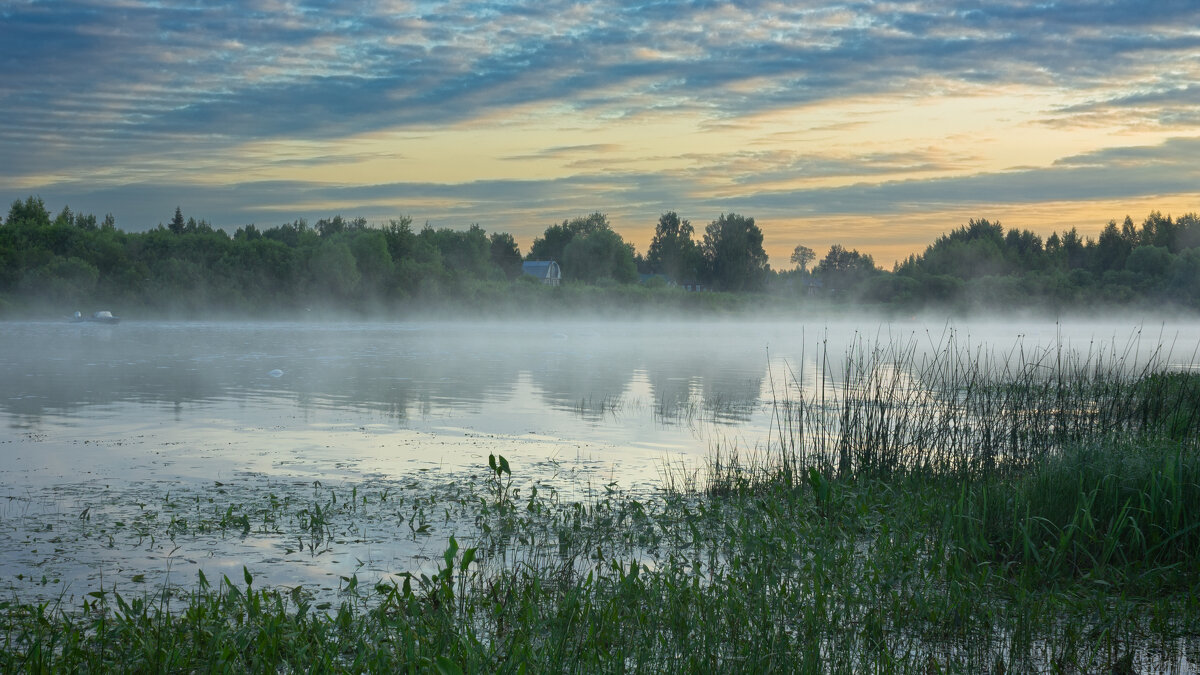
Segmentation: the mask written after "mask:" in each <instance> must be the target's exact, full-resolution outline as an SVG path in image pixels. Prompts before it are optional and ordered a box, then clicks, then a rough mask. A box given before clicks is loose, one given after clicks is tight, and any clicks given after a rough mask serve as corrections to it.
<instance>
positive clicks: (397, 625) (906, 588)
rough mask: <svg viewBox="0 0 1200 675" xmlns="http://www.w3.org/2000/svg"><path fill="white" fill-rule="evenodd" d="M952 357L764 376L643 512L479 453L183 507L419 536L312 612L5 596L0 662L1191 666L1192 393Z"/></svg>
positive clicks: (1051, 366) (1008, 668) (170, 600)
mask: <svg viewBox="0 0 1200 675" xmlns="http://www.w3.org/2000/svg"><path fill="white" fill-rule="evenodd" d="M962 353H963V352H956V351H955V348H953V347H952V346H950V347H947V349H945V350H943V351H942V353H941V354H942V355H941V356H938V357H935V358H933V359H931V360H929V361H926V362H924V363H918V362H916V361H915V357H914V355H915V350H912V349H907V348H904V347H900V348H895V349H891V350H890V351H888V350H866V349H859V350H857V351H854V352H852V353H851V355H850V356H849V357H848V359H847V361H846V365H847V368H846V369H845V373H846V374H845V375H843V376H842V379H840V380H839V381H838V382H837V383H834V381H833V376H832V372H833V368H832V367H828V364H825V365H823V366H822V368H821V373H822V374H820V375H813V374H804V373H798V374H794V375H793V376H792V378H791V379H790V380H789V381H788V382H787V383H786V385H784V386H781V390H784V391H787V392H789V393H788V398H787V400H777V401H776V412H777V418H776V419H777V422H778V426H777V430H776V432H775V433H774V434H773V440H772V442H771V443H770V444H767V445H764V446H763V447H762V448H759V449H755V450H752V451H739V449H738V448H736V447H728V446H727V447H721V448H716V449H714V453H713V455H712V459H711V460H710V463H709V465H708V467H707V468H706V470H705V471H704V472H702V474H701V475H700V476H698V477H697V476H693V475H692V474H687V473H683V474H680V475H676V476H675V480H674V482H671V481H668V482H667V489H664V490H663V491H662V492H660V493H658V494H654V495H651V496H644V495H643V496H638V495H632V494H626V493H623V492H621V491H620V490H619V489H618V488H617V487H616V486H615V485H608V486H603V487H602V488H600V489H597V490H595V491H594V492H591V493H590V496H588V497H585V498H583V499H567V498H564V497H562V495H561V494H560V493H559V492H557V491H555V490H554V489H553V488H552V487H551V486H548V485H546V484H544V483H532V482H530V481H528V480H522V478H521V476H520V470H519V467H513V466H510V465H509V463H508V461H507V460H505V459H504V458H503V457H493V458H492V459H491V461H490V462H489V466H488V467H487V468H486V470H484V471H481V474H480V475H479V476H477V477H476V478H475V480H473V481H468V482H466V483H462V484H459V485H458V486H457V487H456V488H455V489H453V490H447V491H444V492H442V493H440V494H437V493H434V494H429V495H426V496H425V497H420V496H414V495H413V494H412V493H411V492H408V493H405V494H401V491H397V493H395V494H390V495H388V494H387V493H381V492H380V491H379V490H378V489H376V488H371V489H370V490H368V489H367V488H366V486H363V488H362V489H361V490H360V489H359V488H357V487H355V488H352V489H351V490H352V491H351V493H350V499H349V500H347V499H346V498H345V497H344V496H343V497H342V498H341V500H340V501H338V500H337V498H336V496H332V497H328V498H327V497H326V496H325V494H326V493H324V492H319V491H318V492H314V495H315V496H316V495H320V496H321V497H320V499H313V500H306V501H303V502H302V503H296V504H293V505H291V506H290V507H288V506H287V505H284V506H283V507H281V509H280V510H279V511H278V512H274V513H273V514H272V515H270V516H269V518H268V516H267V515H266V514H264V513H263V510H262V509H257V510H256V509H253V508H246V509H242V510H239V509H229V508H227V509H225V510H221V509H220V508H219V506H217V505H213V506H209V507H206V508H205V510H203V514H208V515H204V517H203V518H201V517H199V516H197V517H196V518H195V519H194V522H193V524H192V525H191V527H193V528H195V527H197V526H200V524H203V525H204V526H206V527H216V528H227V529H230V530H232V531H243V532H244V531H247V530H248V531H249V532H250V533H251V534H253V533H254V532H255V531H256V530H258V529H263V528H264V527H265V523H267V522H271V523H277V524H278V527H280V528H282V529H283V530H284V532H285V534H284V536H285V538H286V537H289V536H293V535H291V534H287V533H289V532H299V533H300V534H301V535H302V537H303V539H302V541H301V543H302V544H304V543H307V544H309V545H310V546H309V548H310V549H313V550H311V551H310V554H315V553H316V549H319V548H320V547H321V545H322V543H323V542H326V541H329V540H331V539H337V538H338V537H339V536H342V535H341V533H344V532H347V531H349V530H353V529H354V528H353V527H348V526H347V525H346V523H347V521H349V522H351V523H353V522H358V521H361V520H368V521H371V522H375V521H372V520H371V519H372V516H371V515H370V513H371V509H373V508H374V509H377V510H380V512H387V513H390V512H391V511H395V514H396V515H399V514H401V513H404V514H405V515H406V517H405V518H404V519H403V520H400V519H396V522H397V525H396V527H397V530H398V531H402V534H403V535H404V536H409V537H413V538H416V537H421V536H428V537H433V536H439V537H443V539H440V540H439V541H444V542H445V548H444V549H443V552H442V555H441V556H440V559H437V560H435V561H434V562H433V564H432V565H430V566H429V567H428V568H427V569H425V570H424V571H417V570H414V571H411V572H400V573H397V574H391V575H385V576H381V577H380V578H378V579H376V580H373V581H365V582H364V583H361V584H360V583H359V577H358V575H356V574H355V575H349V576H347V577H344V578H343V583H342V585H341V594H340V596H339V599H338V602H337V603H336V605H335V604H331V603H328V602H319V601H318V600H317V599H315V598H314V597H313V596H312V595H311V593H310V592H309V591H307V590H304V589H300V588H295V589H290V590H289V589H286V588H259V587H257V586H255V578H254V576H253V575H252V573H251V571H250V570H248V569H243V575H242V578H241V579H240V580H238V581H236V582H235V581H233V580H230V579H228V578H227V577H222V578H221V579H220V580H219V582H217V583H210V582H209V581H208V579H207V578H205V577H204V576H203V574H202V573H201V574H200V575H199V580H198V581H197V582H196V583H195V584H194V585H193V586H191V587H190V588H189V589H188V590H187V591H186V592H184V593H183V594H182V596H181V595H180V594H179V593H178V592H174V593H173V592H169V591H170V589H162V590H160V591H158V592H145V593H141V594H138V596H137V597H127V596H128V594H127V595H126V596H122V595H118V594H116V593H115V592H113V591H111V590H106V589H97V590H96V591H93V592H92V593H90V594H88V595H87V596H86V597H85V599H84V600H83V602H82V604H81V605H72V606H66V604H65V603H63V602H57V603H56V602H41V603H29V602H22V601H20V600H17V599H14V600H11V601H8V602H3V603H0V669H2V670H4V671H5V672H10V671H12V672H51V671H68V670H69V671H76V670H86V671H94V672H103V671H117V670H119V671H127V670H136V671H200V670H204V671H220V672H226V671H236V672H247V671H255V672H258V671H264V670H273V671H277V672H290V671H301V670H302V671H306V672H375V671H408V672H441V673H456V672H544V671H554V672H589V673H590V672H627V671H636V672H705V673H709V672H788V673H791V672H844V673H858V672H920V673H937V672H972V673H974V672H980V673H984V672H987V673H1013V672H1056V673H1057V672H1062V673H1067V672H1086V673H1092V672H1113V673H1132V672H1180V673H1184V672H1195V671H1196V670H1197V669H1198V668H1200V600H1198V598H1200V566H1198V565H1197V564H1196V562H1195V561H1196V560H1197V559H1200V453H1198V451H1197V433H1196V429H1197V422H1198V420H1197V415H1196V412H1195V410H1196V407H1197V403H1196V402H1197V400H1198V398H1200V397H1198V396H1197V394H1196V392H1197V391H1200V389H1198V388H1197V387H1198V385H1200V376H1196V375H1194V374H1193V375H1180V374H1176V373H1169V372H1166V371H1164V370H1160V369H1150V370H1145V369H1141V370H1134V369H1132V368H1126V366H1125V364H1123V363H1121V362H1120V360H1119V359H1118V360H1117V361H1116V362H1115V363H1117V365H1119V366H1120V367H1116V366H1113V367H1109V366H1107V365H1106V366H1105V367H1104V368H1103V369H1097V367H1096V366H1097V363H1098V362H1099V359H1092V358H1091V357H1086V358H1085V359H1084V360H1071V359H1069V358H1068V359H1063V358H1062V355H1059V354H1055V355H1053V357H1047V356H1046V355H1037V357H1036V358H1035V359H1033V360H1032V361H1031V362H1026V363H1024V364H1021V363H1017V364H1016V365H1007V364H1004V365H1001V364H1000V363H998V362H989V361H987V359H986V358H985V357H983V356H980V354H979V353H974V354H973V356H972V359H973V360H971V359H967V360H964V359H961V358H959V357H960V355H962ZM1048 359H1049V362H1048ZM1104 363H1106V364H1113V363H1114V361H1111V360H1105V361H1104ZM931 383H932V384H931ZM822 415H824V416H822ZM514 474H515V475H514ZM669 477H670V476H669ZM672 486H673V487H672ZM335 494H336V493H335ZM367 495H369V498H368V497H367ZM272 498H273V497H272ZM273 499H274V498H273ZM404 500H407V501H404ZM401 504H405V506H403V508H401V506H400V505H401ZM389 509H390V510H391V511H388V510H389ZM439 512H441V513H444V514H445V515H444V517H442V518H438V517H435V516H436V515H437V514H438V513H439ZM156 522H160V521H156ZM160 524H163V523H161V522H160ZM151 526H152V524H147V525H146V527H151ZM247 526H248V527H247ZM273 527H274V526H273ZM289 528H290V529H289ZM418 529H419V530H420V531H421V532H420V533H418ZM447 535H449V536H447ZM455 535H457V537H456V536H455ZM468 535H469V536H468ZM176 536H178V534H177V535H176ZM460 540H461V543H460Z"/></svg>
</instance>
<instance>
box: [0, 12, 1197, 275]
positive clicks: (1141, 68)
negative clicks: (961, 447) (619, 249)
mask: <svg viewBox="0 0 1200 675" xmlns="http://www.w3.org/2000/svg"><path fill="white" fill-rule="evenodd" d="M1197 158H1200V2H1196V1H1195V0H977V1H950V0H912V1H908V2H888V1H886V0H878V1H876V0H861V1H855V2H808V1H804V0H798V1H790V2H770V1H757V0H749V1H746V2H731V3H725V2H690V3H677V2H667V1H651V0H633V1H628V2H622V1H619V0H597V1H595V2H562V1H559V0H517V1H512V2H505V1H500V0H450V1H447V2H424V1H405V0H379V1H376V2H369V1H368V2H334V1H332V0H330V1H328V2H321V1H319V0H313V1H293V0H261V1H252V2H183V1H182V0H154V1H143V0H109V1H107V2H90V1H88V0H76V1H72V0H63V1H58V0H52V1H47V2H41V1H26V0H0V198H3V199H5V201H6V203H11V201H12V200H14V199H18V198H24V197H25V196H27V195H30V194H36V195H40V196H41V197H42V198H43V199H44V200H45V201H46V203H47V206H49V207H50V208H51V209H52V210H54V211H57V210H58V209H60V208H62V206H63V205H64V204H68V205H70V206H71V208H72V209H74V210H76V211H83V212H91V213H95V214H97V215H98V216H102V215H103V214H105V213H112V214H113V215H114V216H115V217H116V219H117V224H118V227H121V228H122V229H126V230H143V229H146V228H147V227H153V226H155V225H157V224H158V223H159V222H166V221H167V220H169V219H170V217H171V215H172V214H173V213H174V209H175V206H176V205H178V206H180V207H182V209H183V212H184V214H185V216H194V217H196V218H198V219H199V218H203V219H207V220H209V221H210V222H212V223H213V224H214V225H218V226H222V227H225V228H227V229H229V230H231V231H232V229H235V228H236V227H238V226H240V225H244V224H247V223H255V224H257V225H258V226H259V227H260V228H265V227H271V226H274V225H278V224H281V223H284V222H288V221H291V220H294V219H296V218H301V217H304V218H308V219H309V221H310V222H311V221H313V220H315V219H317V218H320V217H325V216H331V215H334V214H338V213H340V214H343V215H345V216H348V217H354V216H363V217H365V218H367V219H368V220H369V221H372V222H384V221H386V220H387V219H389V218H394V217H397V216H400V215H409V216H411V217H412V218H413V220H414V221H415V222H416V223H417V224H418V225H421V224H423V223H425V222H429V223H431V224H432V225H434V226H437V227H453V228H464V227H466V226H467V225H469V224H471V223H479V224H480V225H482V226H483V227H484V228H485V229H487V230H488V231H497V230H500V231H509V232H512V233H513V234H514V235H516V237H517V240H518V242H519V243H520V244H521V246H522V250H525V249H527V248H528V245H529V243H530V242H531V241H532V240H533V238H534V237H535V236H536V235H538V234H540V233H541V232H542V230H544V229H545V228H546V226H548V225H550V224H553V223H555V222H559V221H561V220H563V219H565V218H571V217H574V216H578V215H584V214H587V213H590V212H593V211H603V212H605V213H607V214H608V215H609V218H610V220H611V222H612V223H613V224H614V227H615V229H617V231H618V232H621V233H622V234H623V235H624V236H625V237H626V239H627V240H629V241H632V242H633V243H634V244H635V245H636V246H637V248H638V250H641V251H644V250H645V248H646V246H647V244H648V243H649V240H650V237H651V235H652V234H653V227H654V223H655V222H656V221H657V219H658V216H659V214H661V213H662V212H664V211H668V210H674V211H677V212H678V213H679V214H680V215H681V216H682V217H684V218H688V219H690V220H691V221H692V223H693V224H694V225H695V226H696V228H697V230H703V227H704V225H705V224H707V223H708V222H710V221H712V220H713V219H715V218H716V217H717V216H719V215H720V214H721V213H725V212H731V211H732V212H737V213H741V214H743V215H748V216H752V217H754V218H755V219H756V221H757V222H758V224H759V225H760V226H761V227H762V229H763V231H764V232H765V234H766V246H767V249H768V253H770V254H771V256H772V262H773V263H774V264H775V266H777V267H780V266H788V263H787V255H788V253H789V252H790V251H791V249H792V247H794V246H795V245H796V244H798V243H804V244H806V245H808V246H810V247H812V248H814V249H816V250H817V251H818V253H819V254H821V253H823V252H824V250H825V249H826V248H827V247H828V246H829V245H830V244H832V243H841V244H843V245H846V246H847V247H853V248H857V249H859V250H862V251H864V252H868V253H871V254H873V255H874V256H875V257H876V260H877V261H878V262H880V263H883V264H885V265H887V266H890V264H891V262H892V261H893V260H895V259H896V258H898V257H904V256H906V255H908V254H909V253H911V252H919V251H920V250H922V249H923V248H924V246H925V245H927V244H928V243H929V242H931V241H932V240H933V239H934V238H936V237H937V236H938V235H940V234H941V233H943V232H945V231H947V230H949V229H952V228H954V227H957V226H959V225H962V224H964V223H965V222H966V221H967V219H969V218H972V217H986V218H990V219H993V220H1000V221H1001V222H1002V223H1003V224H1004V225H1005V226H1007V227H1021V228H1029V229H1033V230H1036V231H1039V232H1043V233H1048V232H1050V231H1051V230H1057V229H1062V228H1070V227H1072V226H1078V227H1079V228H1080V230H1081V231H1082V232H1085V233H1087V234H1095V233H1097V232H1098V231H1099V229H1100V228H1101V227H1102V226H1103V224H1104V223H1106V222H1107V221H1108V220H1109V219H1113V218H1116V219H1118V220H1119V219H1121V218H1124V216H1125V215H1126V214H1129V215H1132V216H1133V217H1134V219H1135V220H1137V221H1140V220H1141V219H1142V218H1144V217H1145V216H1146V214H1147V213H1149V212H1150V211H1151V210H1152V209H1158V210H1160V211H1162V212H1164V213H1173V214H1176V215H1178V214H1181V213H1185V212H1191V211H1196V210H1200V161H1197ZM6 210H7V209H5V211H6Z"/></svg>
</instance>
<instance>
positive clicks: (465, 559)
mask: <svg viewBox="0 0 1200 675" xmlns="http://www.w3.org/2000/svg"><path fill="white" fill-rule="evenodd" d="M473 562H475V547H474V546H472V547H471V548H469V549H467V550H466V551H463V556H462V562H461V563H459V565H458V568H459V569H460V570H462V571H463V572H466V571H467V566H468V565H470V564H471V563H473Z"/></svg>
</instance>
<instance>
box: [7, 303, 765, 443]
mask: <svg viewBox="0 0 1200 675" xmlns="http://www.w3.org/2000/svg"><path fill="white" fill-rule="evenodd" d="M560 331H561V332H560ZM715 344H718V342H717V341H714V340H713V339H712V336H710V335H704V334H698V332H697V331H696V329H695V326H679V327H677V326H671V325H666V326H658V327H654V326H649V325H637V326H634V327H630V326H622V327H619V328H617V329H612V328H609V327H606V326H603V325H600V324H596V325H594V326H567V327H552V326H549V325H544V324H540V325H529V326H525V325H521V324H516V323H512V324H497V325H490V326H479V325H472V324H454V323H446V324H434V325H425V326H420V327H418V328H417V329H411V330H410V329H404V328H399V327H397V326H394V325H392V326H386V325H381V326H370V325H366V326H363V325H360V326H352V327H345V326H330V325H302V326H297V325H281V324H272V325H257V326H256V325H248V326H241V325H234V324H223V325H214V324H156V325H136V324H131V325H121V326H118V327H115V328H104V327H98V326H88V325H83V326H79V325H70V324H65V323H64V324H61V325H58V324H16V325H10V327H9V330H6V331H5V333H3V334H0V412H4V413H7V414H9V415H12V416H14V417H24V418H38V417H41V416H44V415H48V414H55V413H72V412H75V411H78V410H80V409H83V408H87V407H90V406H102V405H108V404H114V403H122V402H133V403H142V404H147V403H149V404H155V403H166V404H173V405H176V406H180V405H188V404H197V403H204V402H211V401H217V400H221V399H251V398H263V399H271V398H275V399H277V398H280V397H283V398H287V399H290V400H291V401H292V402H293V403H294V404H297V405H299V406H301V407H302V408H307V407H332V408H360V409H367V410H373V411H378V412H381V413H383V414H385V415H387V416H389V417H394V418H401V419H402V418H406V417H409V416H413V415H428V414H430V413H432V412H436V411H439V410H444V411H461V412H464V413H470V412H477V411H479V410H481V409H482V407H483V406H484V404H485V403H488V402H495V401H503V400H505V398H506V397H508V396H510V395H511V394H512V392H513V391H514V389H515V387H516V383H517V379H518V376H519V375H520V374H521V373H522V372H527V373H528V374H529V378H530V380H531V381H532V383H533V384H534V386H535V388H536V389H537V390H538V391H539V392H540V395H541V397H542V399H543V401H544V402H545V403H546V404H547V405H548V406H551V407H556V408H559V409H567V410H576V411H578V412H580V413H582V414H584V415H603V414H606V413H607V412H610V411H612V409H613V408H614V407H616V406H618V405H619V404H620V403H621V402H622V398H623V397H624V396H626V394H627V393H628V391H629V386H630V382H631V380H632V379H633V377H634V373H635V372H636V371H643V372H644V373H645V376H646V378H647V380H648V382H649V386H650V391H651V396H652V398H653V400H651V401H641V402H640V403H641V404H644V405H651V406H653V409H654V411H655V413H656V414H659V415H661V416H663V417H664V418H667V419H673V418H682V417H687V416H692V415H707V416H715V417H717V418H718V419H721V418H727V419H730V420H731V421H733V420H740V419H746V418H747V417H748V415H749V413H750V411H751V410H753V408H754V406H756V405H757V404H758V399H759V391H760V388H761V386H762V380H763V376H762V373H763V371H764V369H765V358H764V356H763V354H761V353H760V352H758V351H757V350H756V349H748V348H746V347H745V346H740V347H739V346H737V345H731V346H730V347H729V348H728V349H723V348H716V347H714V345H715ZM276 368H278V369H281V370H283V371H284V375H283V376H282V377H280V378H273V377H271V376H270V375H269V373H270V371H272V370H274V369H276Z"/></svg>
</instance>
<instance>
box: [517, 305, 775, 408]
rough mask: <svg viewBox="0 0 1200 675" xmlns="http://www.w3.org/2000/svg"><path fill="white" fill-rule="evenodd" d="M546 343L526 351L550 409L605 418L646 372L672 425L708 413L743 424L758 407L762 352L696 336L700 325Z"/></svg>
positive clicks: (599, 333) (642, 328) (591, 334)
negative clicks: (534, 350)
mask: <svg viewBox="0 0 1200 675" xmlns="http://www.w3.org/2000/svg"><path fill="white" fill-rule="evenodd" d="M560 337H565V338H566V339H558V340H554V339H546V338H543V340H545V341H544V342H543V343H542V344H543V349H542V350H541V351H540V352H538V353H527V354H526V356H528V357H529V360H527V361H526V362H527V363H529V364H531V365H530V368H529V369H530V373H531V377H532V379H533V382H534V383H535V384H536V385H537V387H538V388H539V389H540V390H541V391H542V395H543V397H544V398H545V400H546V402H547V404H549V405H551V406H556V407H560V408H570V409H575V410H578V411H579V412H580V413H582V414H585V415H602V414H604V413H605V412H607V410H608V409H609V408H610V407H611V406H613V405H616V404H617V402H618V401H620V399H621V398H622V396H624V395H625V393H626V391H627V390H628V387H629V383H630V381H631V379H632V378H633V374H634V372H635V371H638V370H641V371H644V372H645V373H646V378H647V379H648V380H649V383H650V390H651V394H652V396H653V400H652V401H647V402H645V403H647V404H649V405H652V406H653V409H654V411H655V414H657V415H659V416H661V417H663V418H664V419H667V420H673V419H682V418H690V417H693V416H708V417H715V418H717V419H728V420H744V419H748V418H749V415H750V413H751V411H752V410H753V409H754V407H755V406H756V405H757V404H758V402H759V392H760V391H761V387H762V373H763V370H764V368H765V358H764V357H763V355H761V354H758V353H756V352H753V351H748V350H747V349H746V348H745V346H744V345H736V344H728V345H726V347H727V348H724V349H722V348H719V347H716V346H715V345H719V342H720V341H719V340H718V341H714V340H713V339H711V336H708V335H697V334H696V333H695V326H672V325H665V326H652V325H644V326H637V327H636V328H634V329H633V332H632V333H623V332H616V331H605V330H604V329H603V328H600V329H596V330H590V331H582V332H580V333H578V334H574V333H573V334H571V335H569V336H565V335H563V336H560Z"/></svg>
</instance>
